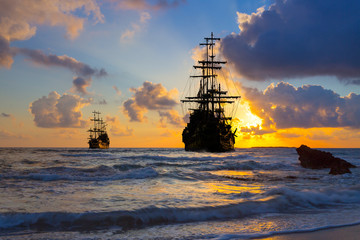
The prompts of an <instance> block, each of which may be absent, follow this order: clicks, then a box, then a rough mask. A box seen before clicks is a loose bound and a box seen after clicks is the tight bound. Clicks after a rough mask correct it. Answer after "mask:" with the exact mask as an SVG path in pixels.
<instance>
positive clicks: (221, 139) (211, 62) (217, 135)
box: [181, 33, 240, 152]
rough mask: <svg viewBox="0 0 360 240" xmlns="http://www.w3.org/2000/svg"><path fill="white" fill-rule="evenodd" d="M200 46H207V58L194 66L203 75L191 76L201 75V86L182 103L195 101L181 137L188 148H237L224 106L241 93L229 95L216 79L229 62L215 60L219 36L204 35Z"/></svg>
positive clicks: (186, 148) (222, 149) (209, 149)
mask: <svg viewBox="0 0 360 240" xmlns="http://www.w3.org/2000/svg"><path fill="white" fill-rule="evenodd" d="M204 39H205V42H204V43H200V46H205V47H206V59H203V60H200V61H198V63H199V65H195V66H194V68H195V69H200V70H201V74H199V75H196V76H190V77H192V78H200V88H199V90H198V93H197V95H196V96H190V97H185V99H183V100H181V101H182V102H183V103H186V102H190V103H195V108H191V109H189V110H190V121H189V123H188V124H187V126H186V127H185V129H184V130H183V133H182V140H183V142H184V143H185V150H186V151H209V152H226V151H231V150H233V149H234V144H235V133H236V129H235V131H233V130H232V129H231V124H230V123H231V119H232V118H231V117H226V116H225V112H224V105H225V104H228V103H234V101H235V100H236V99H238V98H240V96H228V95H227V93H228V92H227V91H225V90H223V88H222V87H221V84H220V82H219V81H218V80H217V74H216V70H220V69H221V68H222V67H221V64H226V61H216V60H215V55H214V46H215V42H216V41H219V40H220V38H215V37H214V35H213V33H211V37H206V38H204Z"/></svg>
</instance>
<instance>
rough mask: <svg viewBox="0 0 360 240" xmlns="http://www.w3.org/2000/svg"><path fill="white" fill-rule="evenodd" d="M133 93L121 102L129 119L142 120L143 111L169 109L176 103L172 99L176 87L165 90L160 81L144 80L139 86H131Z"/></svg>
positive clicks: (176, 102)
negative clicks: (156, 82) (155, 82)
mask: <svg viewBox="0 0 360 240" xmlns="http://www.w3.org/2000/svg"><path fill="white" fill-rule="evenodd" d="M130 91H132V92H133V93H134V94H133V96H132V97H131V98H130V99H128V100H126V101H125V102H124V104H123V106H124V113H125V114H126V115H127V116H128V117H129V118H130V121H136V122H143V121H144V120H145V119H146V117H144V113H146V112H147V111H148V110H161V111H162V110H170V109H172V108H173V107H175V106H176V105H177V104H178V101H176V100H175V99H174V97H173V96H174V95H175V96H177V94H178V92H177V90H176V89H173V90H170V91H167V90H166V88H165V87H163V86H162V85H161V84H160V83H159V84H154V83H151V82H148V81H146V82H144V83H143V85H142V86H141V87H139V88H131V89H130Z"/></svg>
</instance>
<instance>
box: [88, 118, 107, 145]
mask: <svg viewBox="0 0 360 240" xmlns="http://www.w3.org/2000/svg"><path fill="white" fill-rule="evenodd" d="M93 114H94V118H92V119H90V120H91V121H93V122H94V127H93V128H90V129H89V130H88V132H90V136H89V148H101V149H107V148H109V144H110V139H109V136H108V134H107V132H106V123H105V122H104V121H103V120H102V118H100V112H96V111H94V112H93Z"/></svg>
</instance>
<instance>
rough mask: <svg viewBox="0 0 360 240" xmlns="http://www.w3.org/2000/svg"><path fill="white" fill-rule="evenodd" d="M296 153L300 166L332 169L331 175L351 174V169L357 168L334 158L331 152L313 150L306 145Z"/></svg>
mask: <svg viewBox="0 0 360 240" xmlns="http://www.w3.org/2000/svg"><path fill="white" fill-rule="evenodd" d="M296 151H297V153H298V154H299V161H300V165H301V166H302V167H304V168H311V169H322V168H331V170H330V173H329V174H334V175H335V174H344V173H351V172H350V170H349V168H355V167H356V166H354V165H353V164H351V163H349V162H347V161H345V160H343V159H341V158H337V157H334V156H333V155H332V154H331V153H329V152H324V151H320V150H316V149H311V148H309V147H308V146H306V145H301V146H300V147H299V148H297V149H296Z"/></svg>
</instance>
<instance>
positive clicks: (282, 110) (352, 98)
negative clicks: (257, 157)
mask: <svg viewBox="0 0 360 240" xmlns="http://www.w3.org/2000/svg"><path fill="white" fill-rule="evenodd" d="M242 90H243V91H244V94H243V97H244V98H245V100H247V101H249V104H250V109H251V112H252V113H253V114H256V115H257V116H259V117H260V118H262V119H263V124H262V125H263V127H264V128H265V129H287V128H315V127H317V128H323V127H333V128H337V127H350V128H357V129H358V128H360V121H359V119H360V95H357V94H355V93H351V94H349V95H348V96H345V97H341V96H340V95H339V94H337V93H335V92H334V91H332V90H327V89H324V88H323V87H322V86H315V85H304V86H302V87H298V88H296V87H294V86H292V85H291V84H289V83H285V82H280V83H278V84H277V85H274V84H271V85H270V86H268V87H267V88H266V89H265V90H264V91H259V90H257V89H254V88H246V87H242Z"/></svg>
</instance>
